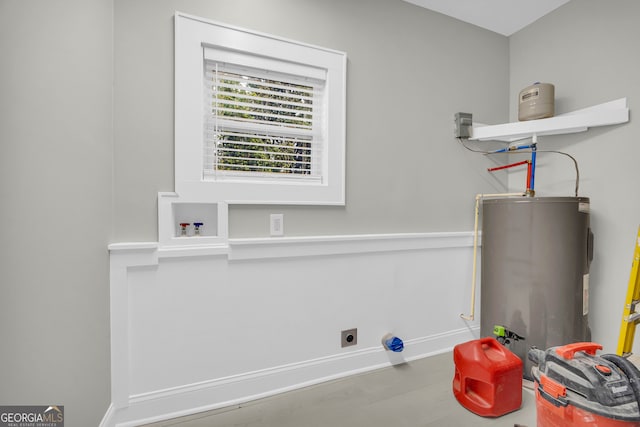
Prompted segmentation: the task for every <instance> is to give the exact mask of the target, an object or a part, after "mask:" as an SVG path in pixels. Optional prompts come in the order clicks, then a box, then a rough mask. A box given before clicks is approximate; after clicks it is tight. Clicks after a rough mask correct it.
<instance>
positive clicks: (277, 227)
mask: <svg viewBox="0 0 640 427" xmlns="http://www.w3.org/2000/svg"><path fill="white" fill-rule="evenodd" d="M269 228H270V231H271V235H272V236H284V214H271V220H270V227H269Z"/></svg>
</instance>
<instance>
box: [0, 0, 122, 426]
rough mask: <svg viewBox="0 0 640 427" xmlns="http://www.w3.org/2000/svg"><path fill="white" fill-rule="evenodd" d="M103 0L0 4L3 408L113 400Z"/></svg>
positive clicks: (82, 412) (98, 412)
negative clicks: (111, 391)
mask: <svg viewBox="0 0 640 427" xmlns="http://www.w3.org/2000/svg"><path fill="white" fill-rule="evenodd" d="M112 8H113V4H112V2H111V1H110V0H91V1H88V0H67V1H8V0H2V1H0V52H1V56H0V58H1V59H0V60H1V61H2V64H1V66H0V144H1V147H2V151H1V154H0V182H1V183H2V184H0V199H1V202H0V204H1V206H2V208H1V209H0V224H2V239H1V241H2V249H1V254H2V256H1V257H0V285H1V286H2V296H0V346H1V347H2V350H0V384H1V385H0V405H7V404H14V405H47V404H59V405H64V406H65V416H66V421H67V424H66V425H68V426H71V427H73V426H95V425H97V424H98V423H99V422H100V419H101V418H102V416H103V415H104V413H105V411H106V409H107V407H108V405H109V401H110V397H109V288H108V253H107V244H108V243H109V241H110V237H111V225H112V201H111V199H112V150H113V144H112V80H113V71H112V70H113V60H112V45H113V37H112V34H113V33H112V22H113V13H112Z"/></svg>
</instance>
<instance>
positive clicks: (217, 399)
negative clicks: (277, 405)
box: [100, 326, 479, 427]
mask: <svg viewBox="0 0 640 427" xmlns="http://www.w3.org/2000/svg"><path fill="white" fill-rule="evenodd" d="M478 337H479V327H477V326H475V327H471V328H463V329H458V330H453V331H448V332H446V333H441V334H436V335H432V336H427V337H421V338H417V339H412V340H407V341H405V350H404V351H403V352H402V353H393V352H389V351H385V350H384V349H383V348H382V346H380V347H376V348H367V349H362V350H357V351H350V352H348V353H343V354H336V355H332V356H328V357H324V358H319V359H314V360H308V361H303V362H298V363H293V364H290V365H285V366H278V367H273V368H269V369H264V370H261V371H256V372H248V373H244V374H240V375H235V376H231V377H226V378H218V379H212V380H210V381H204V382H200V383H197V384H185V385H182V386H179V387H175V388H171V389H166V390H155V391H152V392H149V393H144V394H139V395H135V396H130V397H129V405H128V407H124V408H114V405H113V404H112V405H111V406H110V407H109V409H108V411H107V413H106V414H105V416H104V418H103V420H102V422H101V423H100V426H101V427H111V426H118V427H128V426H137V425H141V424H146V423H151V422H157V421H162V420H166V419H171V418H176V417H182V416H187V415H192V414H195V413H198V412H203V411H210V410H214V409H218V408H223V407H227V406H233V405H237V404H240V403H245V402H248V401H251V400H255V399H260V398H264V397H268V396H272V395H275V394H279V393H283V392H286V391H290V390H295V389H298V388H302V387H307V386H310V385H315V384H319V383H323V382H326V381H330V380H334V379H338V378H342V377H346V376H350V375H355V374H359V373H363V372H367V371H372V370H375V369H380V368H384V367H388V366H391V365H395V364H399V363H404V362H411V361H412V360H416V359H421V358H424V357H429V356H432V355H436V354H440V353H443V352H446V351H450V350H451V349H452V348H453V347H454V346H455V345H456V344H459V343H461V342H466V341H469V340H472V339H477V338H478Z"/></svg>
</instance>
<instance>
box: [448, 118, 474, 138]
mask: <svg viewBox="0 0 640 427" xmlns="http://www.w3.org/2000/svg"><path fill="white" fill-rule="evenodd" d="M454 121H455V123H456V127H455V129H454V131H453V135H454V136H455V137H456V138H469V137H470V136H471V126H473V116H472V115H471V113H456V114H455V117H454Z"/></svg>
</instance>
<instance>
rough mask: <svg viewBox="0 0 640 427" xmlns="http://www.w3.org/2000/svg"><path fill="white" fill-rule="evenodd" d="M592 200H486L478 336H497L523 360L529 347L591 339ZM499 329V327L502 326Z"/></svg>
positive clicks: (527, 375)
mask: <svg viewBox="0 0 640 427" xmlns="http://www.w3.org/2000/svg"><path fill="white" fill-rule="evenodd" d="M592 259H593V234H592V233H591V229H590V227H589V199H588V198H584V197H525V198H496V199H485V200H483V206H482V261H481V269H482V270H481V304H480V311H481V313H480V330H481V336H483V337H484V336H492V335H494V327H496V326H498V328H499V329H498V330H500V331H503V333H500V334H499V335H501V337H500V340H501V341H503V342H504V344H505V345H506V346H507V348H509V349H510V350H511V351H513V352H514V353H515V354H516V355H518V356H519V357H520V358H521V359H522V361H523V363H524V376H525V378H529V379H531V367H532V366H533V365H532V363H531V361H529V360H528V358H527V352H528V349H529V348H530V347H531V346H536V347H538V348H541V349H546V348H549V347H552V346H560V345H565V344H569V343H572V342H579V341H590V339H591V332H590V329H589V323H588V313H589V265H590V263H591V260H592ZM500 328H502V329H500Z"/></svg>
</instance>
